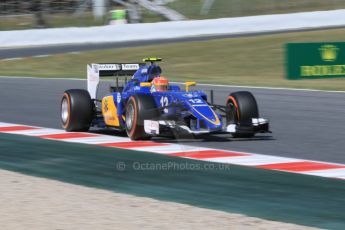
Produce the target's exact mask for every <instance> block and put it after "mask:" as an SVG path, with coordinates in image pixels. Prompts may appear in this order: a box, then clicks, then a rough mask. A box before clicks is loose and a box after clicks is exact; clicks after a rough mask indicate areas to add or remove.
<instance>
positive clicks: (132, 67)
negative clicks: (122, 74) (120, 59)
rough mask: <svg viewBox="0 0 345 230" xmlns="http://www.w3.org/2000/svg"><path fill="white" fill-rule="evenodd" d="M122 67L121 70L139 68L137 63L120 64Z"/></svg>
mask: <svg viewBox="0 0 345 230" xmlns="http://www.w3.org/2000/svg"><path fill="white" fill-rule="evenodd" d="M122 69H123V70H137V69H139V65H138V64H122Z"/></svg>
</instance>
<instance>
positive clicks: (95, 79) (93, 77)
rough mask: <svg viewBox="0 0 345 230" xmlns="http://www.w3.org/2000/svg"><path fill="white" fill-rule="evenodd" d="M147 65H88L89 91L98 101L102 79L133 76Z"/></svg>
mask: <svg viewBox="0 0 345 230" xmlns="http://www.w3.org/2000/svg"><path fill="white" fill-rule="evenodd" d="M142 65H145V63H99V64H88V65H87V90H88V91H89V94H90V96H91V99H96V96H97V89H98V84H99V78H100V77H111V76H115V77H118V76H132V75H133V74H134V73H135V72H136V71H137V70H138V69H139V68H140V67H141V66H142Z"/></svg>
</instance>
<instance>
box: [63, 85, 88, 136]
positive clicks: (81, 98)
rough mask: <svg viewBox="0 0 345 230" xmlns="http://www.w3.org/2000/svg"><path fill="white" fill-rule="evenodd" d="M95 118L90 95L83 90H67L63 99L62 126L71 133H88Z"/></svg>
mask: <svg viewBox="0 0 345 230" xmlns="http://www.w3.org/2000/svg"><path fill="white" fill-rule="evenodd" d="M92 118H93V102H92V100H91V97H90V94H89V92H88V91H86V90H82V89H70V90H66V91H65V92H64V94H63V96H62V99H61V124H62V127H63V128H64V129H65V130H66V131H69V132H72V131H77V132H78V131H87V130H89V128H90V125H91V122H92Z"/></svg>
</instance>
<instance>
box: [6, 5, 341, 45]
mask: <svg viewBox="0 0 345 230" xmlns="http://www.w3.org/2000/svg"><path fill="white" fill-rule="evenodd" d="M334 26H345V10H333V11H316V12H307V13H293V14H276V15H261V16H250V17H239V18H221V19H211V20H194V21H176V22H160V23H144V24H124V25H115V26H99V27H85V28H74V27H71V28H56V29H34V30H17V31H3V32H0V47H16V46H39V45H59V44H81V43H100V42H121V41H140V40H149V39H168V38H182V37H190V36H206V35H220V34H243V33H255V32H273V31H285V30H296V29H305V28H319V27H334Z"/></svg>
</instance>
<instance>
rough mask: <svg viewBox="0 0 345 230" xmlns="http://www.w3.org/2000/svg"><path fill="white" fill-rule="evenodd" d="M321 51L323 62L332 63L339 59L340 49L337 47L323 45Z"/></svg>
mask: <svg viewBox="0 0 345 230" xmlns="http://www.w3.org/2000/svg"><path fill="white" fill-rule="evenodd" d="M319 50H320V54H321V58H322V60H324V61H327V62H331V61H335V60H336V59H337V56H338V50H339V49H338V48H337V47H336V46H335V45H323V46H321V47H320V48H319Z"/></svg>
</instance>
